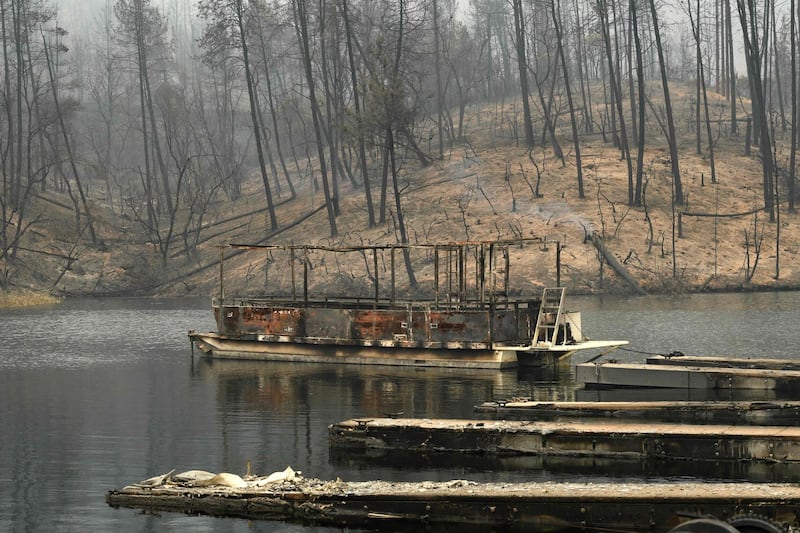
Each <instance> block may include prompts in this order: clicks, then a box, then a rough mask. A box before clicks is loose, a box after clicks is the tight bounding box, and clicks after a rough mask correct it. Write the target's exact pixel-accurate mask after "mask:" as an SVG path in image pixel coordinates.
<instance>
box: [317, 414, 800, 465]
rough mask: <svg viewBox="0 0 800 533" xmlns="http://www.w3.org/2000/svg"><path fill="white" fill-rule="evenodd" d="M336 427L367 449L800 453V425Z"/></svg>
mask: <svg viewBox="0 0 800 533" xmlns="http://www.w3.org/2000/svg"><path fill="white" fill-rule="evenodd" d="M328 429H329V439H330V444H331V446H332V447H341V448H348V449H356V450H363V451H369V450H378V451H381V452H387V451H388V452H391V451H393V450H397V451H402V452H403V453H409V452H411V453H413V452H418V453H466V454H495V455H540V456H570V457H596V458H627V459H639V460H658V459H669V460H688V461H751V462H759V461H763V462H768V463H781V462H787V463H793V462H798V461H800V427H770V426H754V427H749V426H731V425H711V424H709V425H687V424H668V423H649V424H643V423H636V422H616V421H591V422H525V421H515V420H505V421H496V420H451V419H435V420H431V419H422V420H421V419H394V418H376V419H352V420H346V421H344V422H339V423H337V424H332V425H331V426H329V428H328Z"/></svg>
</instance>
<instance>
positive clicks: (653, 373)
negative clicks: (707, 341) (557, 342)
mask: <svg viewBox="0 0 800 533" xmlns="http://www.w3.org/2000/svg"><path fill="white" fill-rule="evenodd" d="M575 380H576V381H577V382H578V383H579V384H582V385H583V387H584V388H586V389H610V388H642V387H647V388H669V389H706V390H709V389H715V390H728V389H731V390H732V389H750V390H774V391H778V392H786V393H794V394H796V392H797V391H798V390H800V364H798V362H797V361H791V360H783V359H758V358H753V359H750V358H726V357H700V356H684V355H680V354H679V355H675V356H656V357H649V358H648V359H647V360H646V362H645V363H618V362H616V361H603V362H587V363H581V364H578V365H576V367H575Z"/></svg>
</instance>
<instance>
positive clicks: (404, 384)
mask: <svg viewBox="0 0 800 533" xmlns="http://www.w3.org/2000/svg"><path fill="white" fill-rule="evenodd" d="M194 372H195V374H196V375H197V376H198V377H200V378H208V379H212V380H214V381H216V382H217V387H218V388H219V389H220V395H219V397H220V398H221V399H223V400H224V401H225V402H231V403H234V404H241V405H243V406H245V407H246V408H247V409H248V410H260V411H269V412H271V413H295V412H296V411H297V409H298V406H307V407H308V406H313V408H314V409H315V410H316V411H317V412H319V411H320V410H322V409H325V408H331V406H326V405H324V403H325V402H326V398H331V397H334V398H338V399H339V401H340V402H341V401H345V402H346V404H347V409H345V408H344V406H343V407H342V411H341V414H348V415H352V414H353V410H354V411H355V412H357V413H359V414H361V415H364V416H393V415H400V414H403V415H405V416H428V415H429V414H430V413H431V412H442V411H443V410H445V409H452V405H453V404H454V403H458V404H459V405H462V407H461V411H463V412H464V413H468V412H470V411H471V410H472V406H473V405H474V403H475V402H476V401H483V400H484V399H486V398H496V397H506V396H508V395H509V392H513V391H515V390H516V387H517V373H516V370H514V369H512V370H502V371H497V370H488V369H475V370H473V369H458V368H430V367H428V368H416V369H414V370H413V371H412V372H409V370H408V369H404V368H398V367H390V366H382V367H378V366H372V367H356V366H350V365H336V364H317V365H309V364H305V363H285V362H268V363H265V362H259V361H245V360H225V359H208V358H199V359H197V360H196V361H195V367H194ZM333 389H335V391H334V390H333ZM341 414H340V413H338V412H337V414H336V415H332V416H341ZM330 421H331V420H324V421H323V424H328V423H330Z"/></svg>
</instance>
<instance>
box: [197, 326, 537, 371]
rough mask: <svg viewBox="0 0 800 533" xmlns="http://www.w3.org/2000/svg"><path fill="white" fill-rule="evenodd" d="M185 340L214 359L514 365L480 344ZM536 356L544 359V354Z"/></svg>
mask: <svg viewBox="0 0 800 533" xmlns="http://www.w3.org/2000/svg"><path fill="white" fill-rule="evenodd" d="M189 338H190V339H191V340H192V343H193V344H194V345H195V346H196V347H197V348H198V349H200V350H201V351H202V352H204V353H206V354H208V355H210V356H212V357H214V358H218V359H249V360H260V361H290V362H306V363H347V364H373V365H391V366H415V367H444V368H486V369H503V368H513V367H515V366H516V364H517V360H516V353H515V352H510V351H503V350H493V349H492V348H491V347H490V346H488V345H486V344H485V343H464V342H461V343H427V342H420V341H408V340H402V339H393V340H386V341H363V342H357V341H352V340H349V341H342V340H338V341H336V340H334V339H330V338H312V337H304V338H298V337H270V338H266V337H264V336H260V337H256V338H254V339H252V340H242V339H231V338H227V337H225V336H222V335H216V334H213V333H194V332H190V334H189ZM542 357H543V358H546V354H543V356H542Z"/></svg>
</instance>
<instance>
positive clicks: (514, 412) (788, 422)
mask: <svg viewBox="0 0 800 533" xmlns="http://www.w3.org/2000/svg"><path fill="white" fill-rule="evenodd" d="M475 412H476V413H479V414H481V415H482V416H486V417H489V418H492V419H494V420H544V421H570V420H573V421H574V420H576V419H582V420H590V419H596V418H605V419H608V420H613V421H617V420H626V421H632V420H640V421H647V422H654V421H659V422H671V423H680V424H730V425H744V426H795V425H797V422H798V420H800V402H798V401H782V402H781V401H774V402H764V401H759V402H747V401H741V402H680V401H676V402H668V401H664V402H535V401H525V400H516V401H508V402H485V403H483V404H482V405H478V406H476V407H475Z"/></svg>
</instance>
